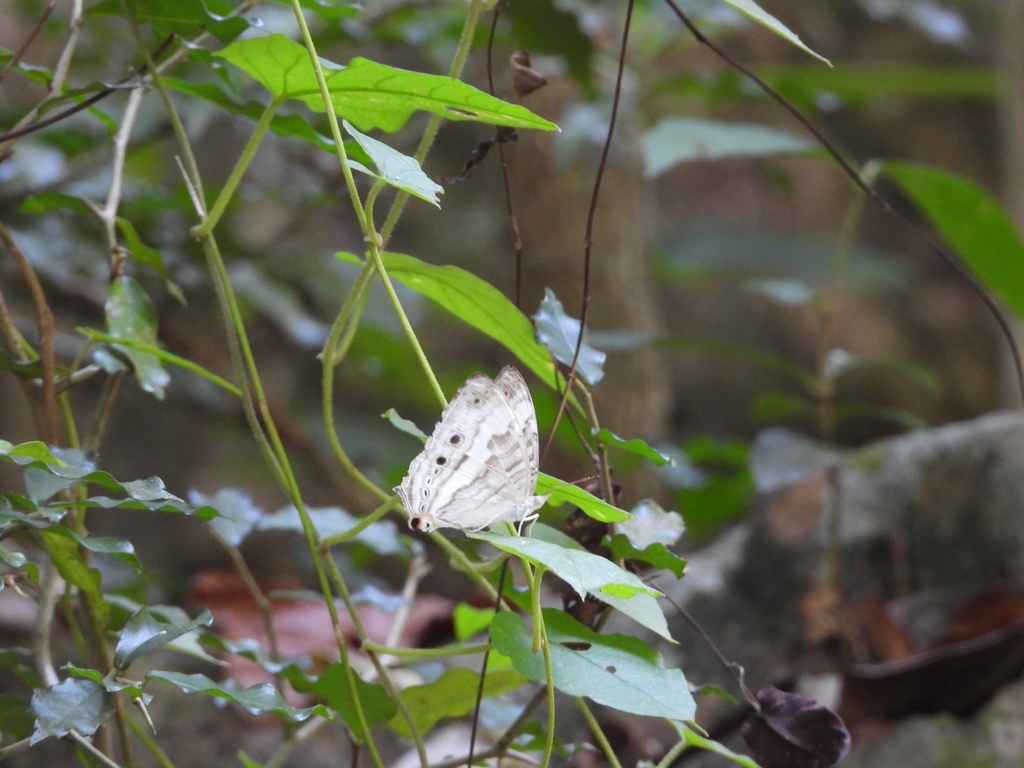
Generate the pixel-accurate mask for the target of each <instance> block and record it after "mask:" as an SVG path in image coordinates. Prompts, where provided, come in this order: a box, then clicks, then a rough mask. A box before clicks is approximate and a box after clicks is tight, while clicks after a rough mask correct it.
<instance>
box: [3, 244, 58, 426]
mask: <svg viewBox="0 0 1024 768" xmlns="http://www.w3.org/2000/svg"><path fill="white" fill-rule="evenodd" d="M0 240H3V243H4V245H5V246H6V247H7V252H8V253H10V254H11V257H12V258H13V259H14V261H15V263H16V264H17V265H18V270H19V271H20V272H21V275H22V277H23V278H24V279H25V282H26V283H27V284H28V288H29V292H30V293H31V294H32V303H33V304H34V305H35V309H36V324H37V326H38V328H39V361H40V363H41V364H42V367H43V375H42V382H43V383H42V392H41V395H40V401H39V402H40V407H41V411H42V419H41V421H42V431H43V439H44V440H45V441H46V442H47V444H49V445H55V444H56V442H57V397H56V389H55V382H56V375H55V371H56V359H55V356H54V350H53V336H54V332H55V324H54V320H53V312H52V311H51V310H50V305H49V304H47V303H46V294H45V293H43V286H42V285H41V284H40V282H39V277H38V275H36V272H35V270H34V269H33V268H32V264H31V263H29V260H28V259H27V258H25V254H24V253H22V251H21V249H20V248H19V247H18V244H17V243H15V242H14V239H13V238H12V237H11V235H10V233H9V232H8V231H7V228H6V227H4V226H3V225H2V224H0Z"/></svg>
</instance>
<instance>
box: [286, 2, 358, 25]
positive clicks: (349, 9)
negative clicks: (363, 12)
mask: <svg viewBox="0 0 1024 768" xmlns="http://www.w3.org/2000/svg"><path fill="white" fill-rule="evenodd" d="M273 2H275V3H280V4H281V5H287V6H288V7H289V8H291V1H290V0H273ZM299 5H301V6H302V7H303V8H307V9H309V10H311V11H312V12H313V13H315V14H316V15H317V16H319V17H320V18H321V19H323V20H324V21H338V20H339V19H351V18H354V17H355V16H357V15H358V14H359V10H360V7H359V6H358V5H354V4H353V5H345V4H343V3H342V2H341V1H340V0H299Z"/></svg>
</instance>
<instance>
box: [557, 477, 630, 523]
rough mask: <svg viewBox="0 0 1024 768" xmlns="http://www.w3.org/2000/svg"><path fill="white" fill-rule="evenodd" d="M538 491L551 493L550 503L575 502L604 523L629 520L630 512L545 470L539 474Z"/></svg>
mask: <svg viewBox="0 0 1024 768" xmlns="http://www.w3.org/2000/svg"><path fill="white" fill-rule="evenodd" d="M537 493H539V494H547V495H549V496H550V497H551V498H550V499H548V503H549V504H562V503H566V504H573V505H574V506H577V507H579V508H580V509H582V510H583V511H584V512H586V513H587V514H588V515H589V516H590V517H592V518H594V519H595V520H600V521H601V522H602V523H621V522H622V521H623V520H629V513H628V512H625V511H623V510H621V509H619V508H618V507H613V506H612V505H611V504H609V503H608V502H607V501H602V500H601V499H599V498H597V497H596V496H594V495H593V494H592V493H588V492H587V491H585V490H583V489H582V488H579V487H577V486H575V485H569V484H568V483H566V482H565V481H564V480H559V479H558V478H557V477H552V476H551V475H546V474H544V473H543V472H540V473H538V475H537Z"/></svg>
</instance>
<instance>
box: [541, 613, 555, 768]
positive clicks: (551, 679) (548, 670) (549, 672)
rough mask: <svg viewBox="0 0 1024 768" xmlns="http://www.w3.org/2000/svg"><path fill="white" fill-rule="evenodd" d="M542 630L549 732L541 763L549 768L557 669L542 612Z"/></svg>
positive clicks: (553, 727)
mask: <svg viewBox="0 0 1024 768" xmlns="http://www.w3.org/2000/svg"><path fill="white" fill-rule="evenodd" d="M541 632H542V633H543V635H544V644H543V647H544V678H545V680H546V682H547V685H546V687H547V698H548V732H547V738H546V739H545V740H544V757H543V758H542V759H541V765H542V766H544V768H547V766H549V765H550V764H551V755H552V753H553V752H554V751H555V670H554V668H553V667H552V665H551V646H550V644H549V643H548V629H547V627H546V626H544V615H543V614H541Z"/></svg>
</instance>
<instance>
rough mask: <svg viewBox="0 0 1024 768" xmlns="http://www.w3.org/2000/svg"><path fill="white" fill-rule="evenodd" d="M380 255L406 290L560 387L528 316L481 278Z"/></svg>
mask: <svg viewBox="0 0 1024 768" xmlns="http://www.w3.org/2000/svg"><path fill="white" fill-rule="evenodd" d="M338 258H339V259H341V260H342V261H348V262H350V263H353V264H362V263H363V262H362V260H361V259H359V258H358V257H357V256H353V255H352V254H349V253H339V254H338ZM381 259H382V261H383V262H384V268H385V269H386V270H387V272H388V274H389V275H390V276H391V277H392V278H394V279H395V280H397V281H398V282H400V283H401V284H402V285H404V286H405V287H406V288H409V289H411V290H413V291H416V292H417V293H420V294H422V295H424V296H426V297H427V298H429V299H433V300H434V301H436V302H437V303H438V304H440V305H441V306H442V307H444V308H445V309H446V310H448V311H449V312H451V313H452V314H453V315H455V316H456V317H457V318H459V319H460V320H462V321H463V322H465V323H466V324H468V325H470V326H472V327H473V328H476V329H477V330H478V331H480V332H481V333H484V334H486V335H487V336H490V337H491V338H492V339H494V340H495V341H496V342H498V343H499V344H502V345H503V346H505V347H506V348H507V349H508V350H509V351H511V352H512V354H514V355H515V356H516V357H518V358H519V359H520V360H521V361H522V362H523V364H524V365H525V366H527V367H528V368H529V369H530V370H531V371H533V372H534V373H535V374H536V375H537V376H538V378H540V380H541V381H543V382H544V383H545V384H547V385H548V386H550V387H552V388H555V377H556V376H558V382H559V385H560V386H561V387H562V388H564V387H565V383H564V380H563V379H562V378H561V376H560V374H558V373H557V372H556V371H555V365H554V363H552V362H551V356H550V355H549V354H548V351H547V350H546V349H545V348H544V347H543V346H542V345H541V344H538V343H537V341H536V340H535V339H534V338H533V327H532V326H531V325H530V321H529V319H528V318H527V317H526V315H524V314H523V313H522V312H520V311H519V310H518V309H516V307H515V305H514V304H513V303H512V302H511V301H509V300H508V299H507V298H505V295H504V294H503V293H502V292H501V291H499V290H498V289H497V288H495V287H494V286H493V285H491V284H490V283H488V282H487V281H486V280H481V279H480V278H479V277H477V276H476V275H474V274H473V273H471V272H467V271H466V270H464V269H460V268H459V267H451V266H449V267H438V266H434V265H433V264H427V263H426V262H425V261H420V260H419V259H417V258H414V257H412V256H406V255H405V254H401V253H382V254H381Z"/></svg>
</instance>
